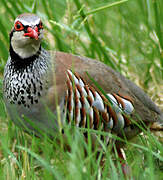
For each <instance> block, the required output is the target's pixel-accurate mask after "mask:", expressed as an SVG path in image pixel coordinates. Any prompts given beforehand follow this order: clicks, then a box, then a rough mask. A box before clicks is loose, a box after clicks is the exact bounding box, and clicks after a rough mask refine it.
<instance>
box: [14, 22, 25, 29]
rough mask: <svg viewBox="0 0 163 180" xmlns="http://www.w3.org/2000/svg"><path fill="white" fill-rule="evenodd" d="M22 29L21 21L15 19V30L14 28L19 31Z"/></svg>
mask: <svg viewBox="0 0 163 180" xmlns="http://www.w3.org/2000/svg"><path fill="white" fill-rule="evenodd" d="M23 29H24V26H23V25H22V23H21V22H19V21H17V22H16V23H15V30H16V31H21V30H23Z"/></svg>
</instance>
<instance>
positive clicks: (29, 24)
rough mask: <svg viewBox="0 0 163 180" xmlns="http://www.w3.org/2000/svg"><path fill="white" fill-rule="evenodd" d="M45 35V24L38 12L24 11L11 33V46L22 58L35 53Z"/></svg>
mask: <svg viewBox="0 0 163 180" xmlns="http://www.w3.org/2000/svg"><path fill="white" fill-rule="evenodd" d="M42 37H43V24H42V21H41V19H40V18H39V17H38V16H37V15H36V14H31V13H24V14H21V15H19V16H18V17H17V18H16V19H15V22H14V27H13V29H12V31H11V34H10V46H11V48H12V49H13V51H14V52H15V53H16V54H17V55H18V56H19V57H20V58H22V59H24V58H29V57H31V56H33V55H35V54H36V53H37V52H38V51H39V48H40V43H41V39H42Z"/></svg>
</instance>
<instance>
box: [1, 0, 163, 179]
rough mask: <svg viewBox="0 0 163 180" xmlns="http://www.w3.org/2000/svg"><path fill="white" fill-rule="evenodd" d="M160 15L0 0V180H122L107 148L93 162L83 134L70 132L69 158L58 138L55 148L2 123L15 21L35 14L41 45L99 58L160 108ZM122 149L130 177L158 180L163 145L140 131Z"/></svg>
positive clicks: (67, 0) (143, 7)
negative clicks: (40, 21) (40, 28)
mask: <svg viewBox="0 0 163 180" xmlns="http://www.w3.org/2000/svg"><path fill="white" fill-rule="evenodd" d="M117 2H119V3H117ZM162 9H163V1H162V0H157V1H156V0H155V1H153V0H124V1H123V0H121V1H120V0H119V1H118V0H96V1H94V0H85V1H84V0H74V1H71V0H62V1H61V0H48V1H45V0H40V1H38V0H35V1H32V0H28V1H27V0H22V1H20V0H18V1H14V0H8V1H5V0H1V1H0V123H1V126H0V177H1V179H96V177H98V179H100V178H101V179H124V177H123V174H122V172H121V168H120V161H119V159H118V158H117V156H116V154H114V153H112V152H111V150H110V149H111V144H110V146H109V147H106V145H105V144H103V143H102V142H101V141H99V142H98V143H100V144H102V149H101V150H100V155H99V157H98V158H96V156H97V151H98V149H97V148H95V150H94V151H92V149H91V140H90V141H89V142H88V144H86V143H85V141H84V139H83V136H82V132H81V130H78V129H74V131H75V132H74V133H73V134H74V135H72V133H71V132H69V130H67V132H66V135H67V143H68V145H69V146H70V147H71V149H72V150H71V152H69V151H68V150H65V149H64V146H63V143H62V138H61V143H60V144H59V143H57V141H56V140H53V141H51V140H49V139H48V138H47V137H45V138H42V139H39V138H36V137H32V136H29V135H27V134H25V133H24V132H22V131H21V129H19V128H17V127H16V126H15V125H14V124H12V123H11V121H10V120H9V118H8V117H7V115H6V112H5V108H4V104H3V100H2V79H3V76H2V74H3V70H4V65H5V62H6V61H7V57H8V47H9V37H8V35H9V33H10V30H11V27H12V25H13V21H14V19H15V18H16V16H17V15H18V14H20V13H23V12H35V13H37V14H38V15H39V16H40V17H41V18H42V19H43V22H44V24H45V29H46V32H45V38H44V42H43V46H44V47H46V48H48V49H57V50H60V51H65V52H70V53H73V54H79V55H82V56H87V57H91V58H96V59H99V60H100V61H102V62H104V63H105V64H107V65H108V66H111V67H112V68H114V69H116V70H117V71H120V72H121V73H122V74H124V75H125V76H126V77H128V78H129V79H131V80H132V81H134V82H135V83H137V84H138V85H139V86H141V87H142V88H143V89H144V90H145V91H146V92H147V93H148V94H149V95H150V96H151V97H152V99H153V100H154V101H155V102H156V103H157V104H158V105H159V106H160V108H161V109H163V103H162V99H163V96H162V89H163V86H162V84H163V37H162V36H163V23H162V19H163V11H162ZM47 37H48V38H47ZM96 133H97V134H101V133H102V132H100V131H97V132H96ZM104 135H105V136H106V133H104ZM114 138H115V137H113V139H114ZM124 150H125V153H126V159H127V162H128V164H129V166H130V168H131V177H132V178H135V179H151V180H153V179H158V180H159V179H160V180H161V179H163V146H162V144H161V143H160V142H159V141H158V138H157V137H156V136H154V135H153V134H151V133H150V132H149V131H144V133H143V135H139V136H138V137H137V138H135V139H134V140H133V141H132V142H127V145H126V147H125V148H124ZM85 151H86V152H85ZM85 153H86V154H87V156H85ZM103 153H104V154H105V164H104V165H103V168H102V167H101V166H100V161H101V158H102V154H103ZM100 176H101V177H100Z"/></svg>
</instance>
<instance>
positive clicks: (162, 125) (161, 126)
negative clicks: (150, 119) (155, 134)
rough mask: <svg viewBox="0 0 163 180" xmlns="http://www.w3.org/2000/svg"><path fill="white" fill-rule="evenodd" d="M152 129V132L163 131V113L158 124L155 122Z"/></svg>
mask: <svg viewBox="0 0 163 180" xmlns="http://www.w3.org/2000/svg"><path fill="white" fill-rule="evenodd" d="M150 129H152V130H158V131H160V130H163V113H161V114H160V115H159V116H158V121H157V122H154V123H153V124H152V125H151V127H150Z"/></svg>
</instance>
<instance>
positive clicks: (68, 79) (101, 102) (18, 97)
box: [3, 14, 163, 139]
mask: <svg viewBox="0 0 163 180" xmlns="http://www.w3.org/2000/svg"><path fill="white" fill-rule="evenodd" d="M42 37H43V25H42V22H41V20H40V18H39V17H38V16H37V15H35V14H22V15H19V16H18V17H17V18H16V20H15V22H14V27H13V29H12V31H11V34H10V55H9V58H8V61H7V64H6V66H5V72H4V81H3V91H4V100H5V104H6V108H7V111H8V113H9V115H10V117H11V119H12V120H13V121H14V123H15V124H17V125H18V126H22V127H24V128H25V126H27V127H28V128H29V129H30V130H32V131H33V130H34V131H35V132H36V134H37V133H38V131H37V130H38V129H37V128H36V127H38V128H39V129H40V130H41V131H43V132H44V131H45V132H46V133H48V134H53V133H54V134H55V135H56V134H57V132H58V130H59V129H60V128H61V127H62V128H63V129H64V125H65V124H70V125H76V126H78V127H89V128H92V129H101V130H103V131H106V132H107V131H109V132H113V133H115V134H117V135H119V136H121V135H122V134H123V132H124V133H125V135H126V137H127V138H128V139H130V138H132V137H133V136H135V135H136V134H138V133H139V132H140V129H139V128H138V127H137V125H135V122H137V123H141V122H144V124H146V125H148V124H149V123H151V122H157V121H160V122H161V123H162V122H163V114H162V112H161V111H160V109H159V108H158V107H157V106H156V105H155V104H154V103H153V102H152V101H151V99H150V98H149V97H148V96H147V95H146V94H145V93H144V92H143V91H142V90H141V89H140V88H139V87H138V86H136V85H135V84H134V83H132V82H131V81H130V80H128V79H126V78H125V77H124V76H122V75H121V74H120V73H118V72H116V71H114V70H113V69H111V68H110V67H108V66H106V65H104V64H103V63H101V62H99V61H96V60H92V59H89V58H86V57H80V56H75V55H72V54H67V53H63V52H56V51H47V50H45V49H43V48H42V46H41V40H42ZM87 72H88V74H89V76H90V77H92V78H93V79H94V81H96V82H97V83H98V84H99V86H100V87H101V88H102V89H103V90H104V91H105V92H106V94H105V95H104V94H103V93H101V92H100V91H99V89H98V88H97V87H96V86H95V85H94V83H93V82H92V80H91V79H90V77H89V76H88V74H87ZM106 95H107V97H106ZM58 107H59V108H58ZM38 134H39V133H38Z"/></svg>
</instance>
